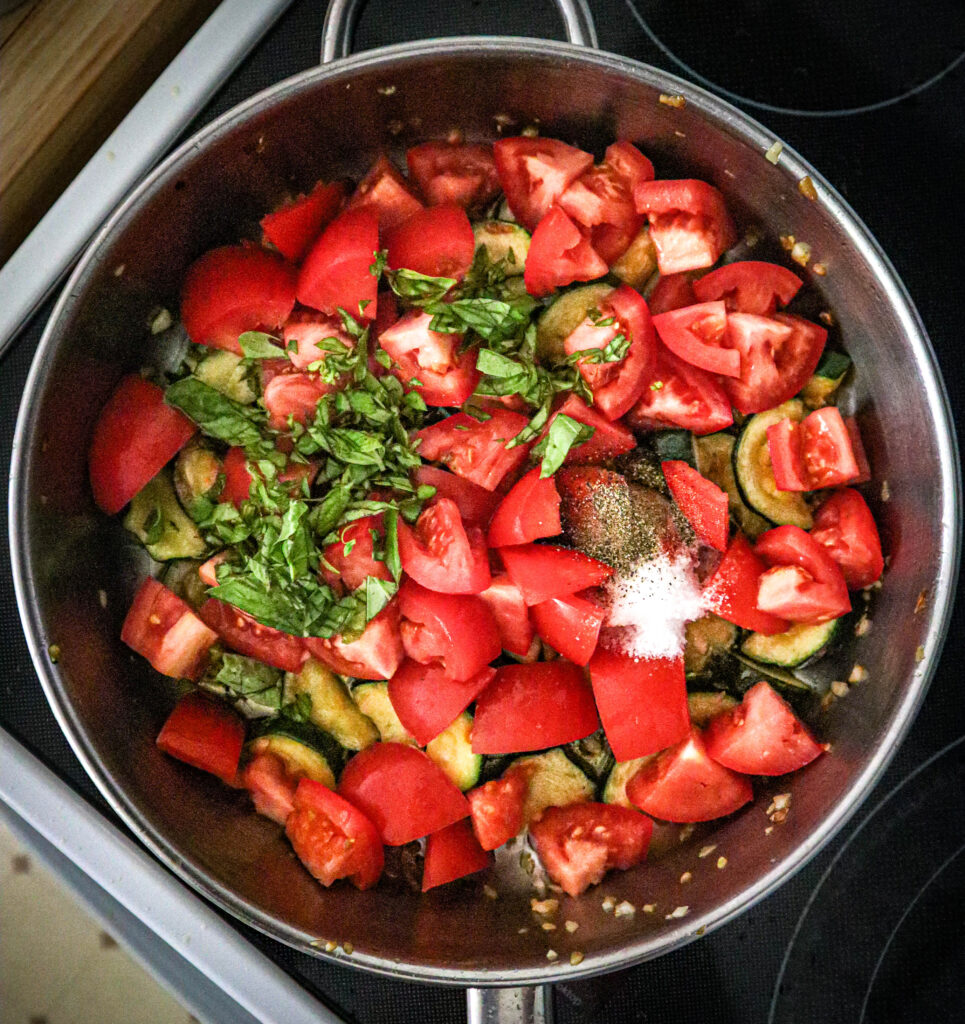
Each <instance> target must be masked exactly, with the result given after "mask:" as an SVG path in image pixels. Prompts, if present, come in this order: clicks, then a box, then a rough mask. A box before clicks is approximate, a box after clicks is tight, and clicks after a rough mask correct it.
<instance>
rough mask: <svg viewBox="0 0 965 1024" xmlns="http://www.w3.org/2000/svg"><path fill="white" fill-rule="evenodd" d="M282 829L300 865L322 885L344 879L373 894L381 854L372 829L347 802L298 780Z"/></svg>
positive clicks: (379, 843) (382, 858)
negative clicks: (289, 812)
mask: <svg viewBox="0 0 965 1024" xmlns="http://www.w3.org/2000/svg"><path fill="white" fill-rule="evenodd" d="M294 805H295V809H294V811H293V812H292V813H291V814H290V815H289V817H288V821H287V822H286V824H285V834H286V835H287V836H288V839H289V841H290V842H291V844H292V847H293V848H294V850H295V853H296V854H297V856H298V859H299V860H300V861H301V862H302V863H303V864H304V865H305V867H306V868H307V869H308V871H309V872H310V873H311V874H312V875H313V876H314V877H315V878H317V879H318V881H320V882H321V883H322V885H325V886H328V885H331V884H332V883H333V882H335V881H336V880H337V879H339V878H347V879H348V880H349V881H350V882H351V883H352V884H353V885H354V886H355V887H356V889H371V888H372V886H373V885H375V883H376V882H377V881H378V880H379V878H380V877H381V875H382V867H383V865H384V853H383V851H382V841H381V839H380V838H379V833H378V830H377V829H376V827H375V825H373V824H372V822H371V821H370V820H369V819H368V818H367V817H366V816H365V815H364V814H363V813H362V812H361V811H360V810H358V809H357V808H356V807H353V806H352V804H350V803H349V802H348V800H345V799H343V798H342V797H340V796H339V795H338V793H333V792H332V791H331V790H330V789H328V788H327V787H326V786H323V785H322V784H321V783H320V782H315V781H314V780H312V779H302V780H301V781H300V782H299V783H298V789H296V790H295V797H294Z"/></svg>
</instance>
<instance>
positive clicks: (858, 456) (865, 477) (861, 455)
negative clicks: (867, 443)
mask: <svg viewBox="0 0 965 1024" xmlns="http://www.w3.org/2000/svg"><path fill="white" fill-rule="evenodd" d="M844 425H845V426H846V427H847V428H848V436H849V437H850V438H851V451H852V452H854V461H855V462H856V463H857V465H858V475H857V476H856V477H855V478H854V480H852V481H851V483H853V484H866V483H867V482H868V481H869V480H870V479H871V463H870V462H868V455H867V453H866V452H865V450H864V443H863V442H862V440H861V428H860V427H859V426H858V421H857V420H856V419H855V418H854V416H845V418H844Z"/></svg>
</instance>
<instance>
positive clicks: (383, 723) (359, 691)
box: [352, 682, 417, 745]
mask: <svg viewBox="0 0 965 1024" xmlns="http://www.w3.org/2000/svg"><path fill="white" fill-rule="evenodd" d="M352 700H354V701H355V703H356V704H358V706H359V710H360V711H361V712H362V714H363V715H365V716H366V717H367V718H371V719H372V721H373V722H374V723H375V727H376V729H378V730H379V739H381V740H382V742H383V743H411V744H413V745H417V744H416V741H415V737H414V736H413V735H412V734H411V733H409V732H408V730H407V729H406V727H405V726H404V725H403V724H402V723H401V722H400V721H399V716H398V715H397V714H396V713H395V708H394V707H392V701H391V700H390V699H389V684H388V683H384V682H383V683H359V684H358V685H357V686H353V687H352Z"/></svg>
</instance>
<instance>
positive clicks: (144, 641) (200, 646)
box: [121, 576, 218, 679]
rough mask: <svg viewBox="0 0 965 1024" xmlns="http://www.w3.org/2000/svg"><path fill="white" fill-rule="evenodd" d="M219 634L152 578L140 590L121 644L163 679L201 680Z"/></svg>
mask: <svg viewBox="0 0 965 1024" xmlns="http://www.w3.org/2000/svg"><path fill="white" fill-rule="evenodd" d="M217 639H218V634H217V633H216V632H215V631H214V630H213V629H210V628H209V627H208V626H207V625H205V623H204V622H203V621H202V620H201V619H199V618H198V616H197V615H195V614H194V612H193V611H192V610H191V608H190V607H189V606H188V604H187V603H186V602H184V601H182V600H181V598H180V597H178V596H177V594H175V593H173V591H171V590H168V588H167V587H166V586H164V584H163V583H159V582H158V581H157V580H156V579H153V578H152V577H150V576H149V577H148V578H147V579H146V580H144V582H143V583H142V584H141V585H140V587H139V588H138V591H137V593H136V594H135V595H134V600H133V601H132V602H131V607H130V609H129V610H128V612H127V615H126V616H125V618H124V625H123V626H122V627H121V640H123V641H124V643H126V644H127V646H128V647H130V648H131V649H132V650H135V651H137V653H138V654H140V655H143V656H144V657H145V658H146V659H147V660H148V661H149V662H150V663H151V665H152V667H153V668H154V669H155V670H156V671H158V672H160V673H161V674H162V675H165V676H171V677H173V678H175V679H181V678H184V679H198V678H200V676H201V675H203V673H204V670H205V667H206V665H207V662H208V651H209V650H210V648H211V645H212V644H213V643H214V642H215V640H217Z"/></svg>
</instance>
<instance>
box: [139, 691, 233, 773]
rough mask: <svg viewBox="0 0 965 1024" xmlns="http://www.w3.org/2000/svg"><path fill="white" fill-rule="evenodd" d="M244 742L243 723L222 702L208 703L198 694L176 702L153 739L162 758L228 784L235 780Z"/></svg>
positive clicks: (207, 700)
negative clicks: (199, 770) (192, 768)
mask: <svg viewBox="0 0 965 1024" xmlns="http://www.w3.org/2000/svg"><path fill="white" fill-rule="evenodd" d="M244 742H245V723H244V721H243V720H242V719H241V717H240V716H239V715H238V714H237V713H236V712H235V711H232V710H231V708H229V707H228V705H227V704H225V703H224V702H223V701H216V700H210V699H209V698H207V697H202V696H201V694H200V693H189V694H188V695H187V696H186V697H182V698H181V699H180V700H179V701H178V703H177V705H176V706H175V708H174V710H173V711H172V712H171V714H170V715H169V716H168V719H167V721H166V722H165V723H164V726H163V728H162V729H161V731H160V733H158V738H157V745H158V747H159V748H160V749H161V750H163V751H164V753H165V754H170V755H171V756H172V757H176V758H177V759H178V760H179V761H184V762H185V764H190V765H192V766H193V767H195V768H200V769H201V770H202V771H206V772H211V774H212V775H217V776H218V778H219V779H222V780H223V781H224V782H227V783H229V784H233V783H234V782H235V779H236V778H237V776H238V762H239V761H240V760H241V748H242V746H243V745H244Z"/></svg>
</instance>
